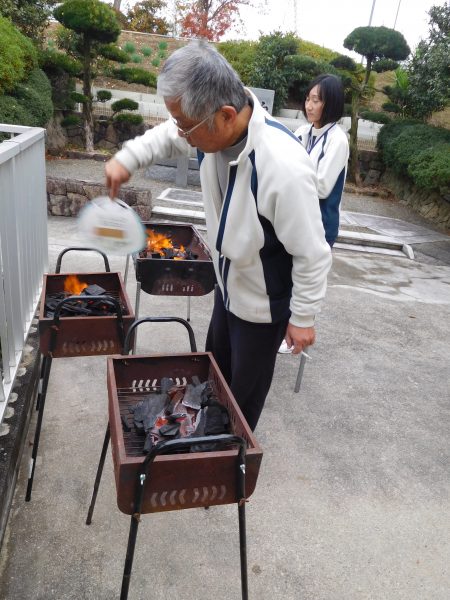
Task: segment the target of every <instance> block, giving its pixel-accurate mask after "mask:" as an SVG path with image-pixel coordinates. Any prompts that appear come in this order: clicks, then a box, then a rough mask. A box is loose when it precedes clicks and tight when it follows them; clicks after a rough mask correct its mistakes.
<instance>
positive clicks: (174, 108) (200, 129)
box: [164, 98, 227, 152]
mask: <svg viewBox="0 0 450 600" xmlns="http://www.w3.org/2000/svg"><path fill="white" fill-rule="evenodd" d="M164 102H165V105H166V107H167V110H168V111H169V113H170V115H171V117H172V119H173V120H174V121H175V122H176V125H177V127H178V134H179V135H180V137H183V138H185V139H186V140H187V142H188V144H190V145H191V146H193V147H194V148H198V149H199V150H201V151H202V152H218V151H219V150H223V149H224V148H226V147H227V142H226V141H225V140H226V135H225V134H226V132H225V131H224V128H223V124H222V122H221V119H220V110H218V111H216V112H215V113H213V114H211V115H208V117H207V118H206V119H203V120H200V121H198V120H197V121H193V120H192V119H189V118H188V117H186V116H185V115H184V114H183V112H182V110H181V107H180V104H181V102H180V100H170V99H168V98H165V99H164ZM210 116H211V117H212V116H214V123H213V127H212V128H211V127H210V125H209V123H210V118H209V117H210Z"/></svg>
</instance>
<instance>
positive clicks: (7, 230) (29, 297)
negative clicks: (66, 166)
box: [0, 124, 48, 421]
mask: <svg viewBox="0 0 450 600" xmlns="http://www.w3.org/2000/svg"><path fill="white" fill-rule="evenodd" d="M0 133H7V134H10V135H11V136H12V137H11V139H9V140H6V141H4V142H0V344H1V350H2V363H3V373H2V376H1V377H0V421H1V419H2V417H3V412H4V408H5V405H6V402H5V400H7V399H8V396H9V393H10V392H11V389H12V386H13V385H14V379H15V376H16V373H17V368H18V365H19V363H20V360H21V356H22V351H23V347H24V344H25V340H26V337H27V335H28V331H29V328H30V325H31V321H32V319H33V316H34V313H35V310H36V306H37V303H38V300H39V294H40V291H41V286H42V275H43V273H44V272H45V271H46V269H47V266H48V236H47V194H46V183H45V141H44V133H45V132H44V129H41V128H38V127H21V126H17V125H5V124H0Z"/></svg>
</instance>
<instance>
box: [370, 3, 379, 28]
mask: <svg viewBox="0 0 450 600" xmlns="http://www.w3.org/2000/svg"><path fill="white" fill-rule="evenodd" d="M376 1H377V0H373V2H372V10H371V11H370V17H369V27H370V26H371V25H372V17H373V10H374V8H375V3H376Z"/></svg>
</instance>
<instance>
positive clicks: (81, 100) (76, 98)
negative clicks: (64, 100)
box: [70, 92, 89, 104]
mask: <svg viewBox="0 0 450 600" xmlns="http://www.w3.org/2000/svg"><path fill="white" fill-rule="evenodd" d="M70 99H71V100H72V102H76V103H78V104H86V102H87V101H88V100H89V98H88V97H87V96H85V95H84V94H80V92H72V93H71V94H70Z"/></svg>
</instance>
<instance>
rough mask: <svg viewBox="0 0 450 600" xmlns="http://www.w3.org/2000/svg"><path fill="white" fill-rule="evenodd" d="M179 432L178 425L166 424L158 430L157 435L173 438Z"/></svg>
mask: <svg viewBox="0 0 450 600" xmlns="http://www.w3.org/2000/svg"><path fill="white" fill-rule="evenodd" d="M179 431H180V424H179V423H167V425H163V426H162V427H160V428H159V433H160V434H161V435H163V436H164V437H175V436H176V435H178V432H179Z"/></svg>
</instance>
